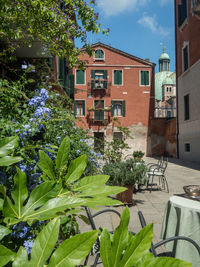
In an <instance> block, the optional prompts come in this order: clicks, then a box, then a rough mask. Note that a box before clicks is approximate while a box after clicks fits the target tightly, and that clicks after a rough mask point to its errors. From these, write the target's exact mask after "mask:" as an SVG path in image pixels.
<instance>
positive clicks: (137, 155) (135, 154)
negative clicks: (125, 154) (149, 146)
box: [133, 150, 144, 159]
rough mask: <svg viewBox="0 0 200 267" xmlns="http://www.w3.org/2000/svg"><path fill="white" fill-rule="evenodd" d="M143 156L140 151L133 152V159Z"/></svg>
mask: <svg viewBox="0 0 200 267" xmlns="http://www.w3.org/2000/svg"><path fill="white" fill-rule="evenodd" d="M143 156H144V152H142V151H141V150H138V151H133V157H134V158H135V159H141V158H142V157H143Z"/></svg>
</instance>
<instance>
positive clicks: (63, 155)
mask: <svg viewBox="0 0 200 267" xmlns="http://www.w3.org/2000/svg"><path fill="white" fill-rule="evenodd" d="M69 152H70V142H69V138H68V137H65V138H64V140H63V141H62V143H61V145H60V147H59V149H58V153H57V157H56V168H57V170H58V171H61V170H62V169H63V168H65V167H66V165H67V162H68V155H69Z"/></svg>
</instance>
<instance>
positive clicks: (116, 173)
mask: <svg viewBox="0 0 200 267" xmlns="http://www.w3.org/2000/svg"><path fill="white" fill-rule="evenodd" d="M146 169H147V168H146V166H145V164H144V163H143V162H142V163H141V164H138V163H137V161H136V160H134V159H128V160H126V161H120V162H114V163H107V164H105V165H104V167H103V172H104V173H105V174H107V175H109V176H110V179H109V180H108V184H109V185H118V186H124V187H127V190H126V191H124V192H122V193H119V194H117V199H118V200H120V201H122V202H123V203H124V204H132V203H133V190H134V186H135V184H141V183H143V179H144V177H145V175H146Z"/></svg>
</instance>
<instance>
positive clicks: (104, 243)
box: [100, 229, 113, 267]
mask: <svg viewBox="0 0 200 267" xmlns="http://www.w3.org/2000/svg"><path fill="white" fill-rule="evenodd" d="M100 254H101V259H102V262H103V265H104V267H112V266H113V265H112V260H111V241H110V233H109V232H108V230H107V229H103V232H102V234H101V247H100Z"/></svg>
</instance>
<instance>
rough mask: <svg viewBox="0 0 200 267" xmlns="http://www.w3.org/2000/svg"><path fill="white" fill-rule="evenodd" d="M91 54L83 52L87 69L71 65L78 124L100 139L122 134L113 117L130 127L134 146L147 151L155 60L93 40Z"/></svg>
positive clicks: (130, 142)
mask: <svg viewBox="0 0 200 267" xmlns="http://www.w3.org/2000/svg"><path fill="white" fill-rule="evenodd" d="M92 47H93V49H94V56H92V57H89V56H88V55H87V54H86V53H84V54H83V56H82V60H85V61H86V69H85V70H78V69H74V70H73V73H74V77H75V94H74V110H75V113H76V116H77V117H79V118H80V119H79V120H78V122H77V124H78V125H79V126H82V127H84V128H86V129H89V131H90V133H91V135H93V136H94V137H96V138H100V139H107V140H112V139H113V137H116V138H123V136H122V133H120V131H119V130H118V128H117V127H116V126H117V124H116V122H115V120H113V119H114V118H115V119H116V118H117V120H118V121H119V123H120V125H121V126H123V127H128V128H129V129H130V133H131V136H132V137H133V139H128V140H127V142H128V144H129V145H130V147H131V151H129V152H127V153H130V152H133V150H142V151H144V152H145V153H146V152H147V136H148V126H149V120H150V118H151V117H153V113H154V67H155V64H153V63H151V62H149V60H148V59H147V60H144V59H141V58H138V57H135V56H133V55H130V54H128V53H125V52H123V51H120V50H118V49H115V48H113V47H111V46H108V45H105V44H102V43H100V42H99V43H96V44H94V45H93V46H92Z"/></svg>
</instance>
